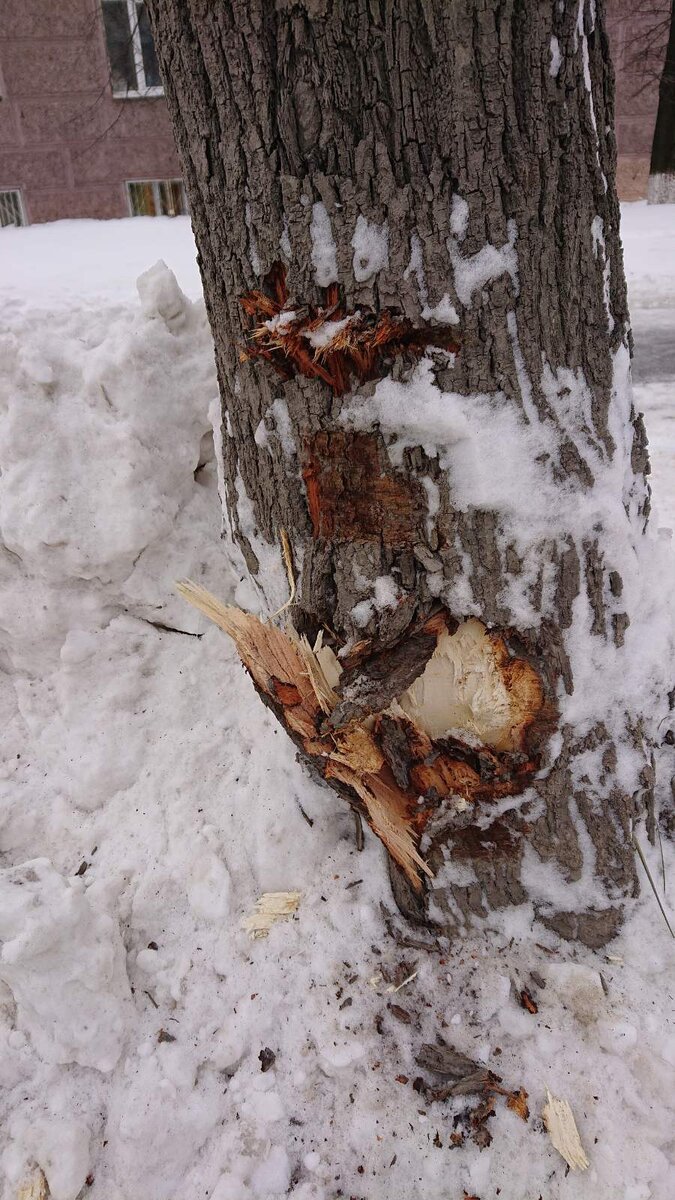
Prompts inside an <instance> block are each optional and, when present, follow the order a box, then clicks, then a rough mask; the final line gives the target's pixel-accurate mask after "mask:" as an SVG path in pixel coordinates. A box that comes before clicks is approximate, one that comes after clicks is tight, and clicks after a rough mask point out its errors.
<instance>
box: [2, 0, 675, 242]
mask: <svg viewBox="0 0 675 1200" xmlns="http://www.w3.org/2000/svg"><path fill="white" fill-rule="evenodd" d="M607 10H608V25H609V34H610V42H611V45H612V51H613V57H614V63H615V69H616V75H617V135H618V144H619V192H620V195H622V196H623V197H624V198H625V199H637V198H639V197H640V196H643V195H645V194H646V186H647V176H648V173H649V155H650V148H651V140H652V133H653V129H654V122H655V118H656V108H657V104H658V75H659V71H660V63H661V62H662V60H663V53H664V47H665V42H666V40H667V28H664V31H663V32H662V33H661V32H659V29H660V27H661V26H664V27H665V26H666V25H667V16H668V13H669V11H670V0H649V2H648V3H643V2H642V0H607ZM662 18H664V19H665V20H664V19H662ZM184 211H185V195H184V190H183V186H182V183H181V181H180V164H179V162H178V156H177V154H176V151H175V148H174V144H173V138H172V134H171V127H170V124H169V118H168V114H167V111H166V107H165V103H164V99H163V92H162V87H161V81H160V78H159V72H158V70H157V61H156V58H155V53H154V48H153V45H152V38H151V35H150V30H149V27H148V22H147V16H146V13H145V5H144V4H143V3H139V2H138V0H2V3H1V4H0V224H22V223H34V222H38V221H53V220H57V219H58V218H62V217H125V216H130V215H149V216H153V215H160V214H166V215H174V214H176V213H181V212H184Z"/></svg>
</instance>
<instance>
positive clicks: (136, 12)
mask: <svg viewBox="0 0 675 1200" xmlns="http://www.w3.org/2000/svg"><path fill="white" fill-rule="evenodd" d="M102 3H103V25H104V28H105V40H106V46H107V48H108V61H109V63H110V79H111V83H112V90H113V95H114V96H132V97H133V96H161V95H162V94H163V91H164V89H163V88H162V81H161V79H160V76H159V67H158V65H157V55H156V54H155V46H154V42H153V40H152V34H151V32H150V22H149V21H148V14H147V11H146V8H145V4H139V3H138V0H102Z"/></svg>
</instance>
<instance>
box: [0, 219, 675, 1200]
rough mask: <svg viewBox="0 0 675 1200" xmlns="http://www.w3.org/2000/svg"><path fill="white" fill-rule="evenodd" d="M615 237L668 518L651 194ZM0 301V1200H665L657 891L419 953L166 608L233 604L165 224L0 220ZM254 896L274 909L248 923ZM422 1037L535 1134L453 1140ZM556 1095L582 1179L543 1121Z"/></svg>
mask: <svg viewBox="0 0 675 1200" xmlns="http://www.w3.org/2000/svg"><path fill="white" fill-rule="evenodd" d="M623 230H624V240H625V250H626V266H627V273H628V277H629V284H630V290H631V299H632V308H633V320H634V327H635V333H636V366H635V378H636V393H637V398H638V404H639V407H641V408H643V409H644V411H645V413H646V418H647V425H648V430H649V433H650V439H651V446H652V461H653V468H654V470H653V476H654V490H655V508H656V512H657V517H656V520H657V522H658V524H661V525H664V524H665V525H667V524H671V523H673V521H675V473H674V471H673V467H674V466H675V403H674V399H675V398H674V396H673V389H674V387H675V383H674V381H675V337H674V336H673V335H674V333H675V209H674V208H672V207H669V208H668V207H662V208H658V209H656V208H650V209H648V208H647V207H646V206H645V205H641V204H639V205H630V206H626V207H625V208H624V215H623ZM158 258H162V259H164V260H165V261H166V263H167V264H168V266H169V267H170V268H172V269H173V270H174V271H175V272H176V275H177V277H178V281H179V283H180V285H181V287H182V288H183V291H184V292H185V293H186V296H181V295H179V294H177V293H176V292H175V291H172V288H171V285H170V280H168V279H167V276H166V274H164V273H162V272H159V273H155V274H153V275H152V276H151V277H150V278H146V280H145V282H144V283H142V285H141V288H140V292H141V296H140V299H139V296H138V293H137V291H136V286H135V281H136V278H137V277H138V276H139V275H141V274H142V273H143V272H145V271H146V270H147V269H148V268H149V267H151V266H152V265H153V264H154V263H155V262H156V260H157V259H158ZM0 295H1V296H2V299H1V300H0V464H1V467H2V475H1V477H0V526H1V531H2V543H1V544H0V573H1V574H0V579H1V588H2V601H1V613H0V654H1V655H2V667H3V674H2V685H1V686H2V690H1V692H0V713H1V719H2V727H3V732H4V738H3V742H4V754H3V762H4V770H3V800H2V808H0V849H1V852H2V855H1V858H0V865H1V867H2V870H0V942H1V943H2V950H1V952H0V1083H1V1084H2V1093H1V1098H0V1152H1V1153H2V1159H1V1167H2V1171H1V1172H0V1176H1V1179H2V1182H1V1184H0V1188H1V1189H2V1191H1V1195H2V1197H3V1200H4V1198H6V1200H15V1198H16V1197H18V1196H19V1195H21V1188H22V1185H23V1184H24V1183H26V1181H27V1180H31V1179H32V1180H33V1181H34V1182H35V1180H36V1178H37V1175H36V1164H39V1167H40V1168H41V1170H42V1171H44V1173H45V1175H46V1177H47V1180H48V1182H49V1187H50V1191H51V1195H52V1196H53V1197H54V1198H55V1200H75V1198H76V1197H77V1196H78V1195H79V1194H80V1192H81V1191H82V1192H83V1195H85V1196H87V1197H91V1200H140V1198H141V1197H142V1198H143V1200H178V1198H179V1197H180V1200H196V1198H197V1197H205V1198H208V1200H253V1198H256V1200H260V1198H262V1200H266V1198H268V1197H273V1196H285V1195H287V1194H291V1195H292V1196H293V1197H294V1200H329V1198H330V1200H332V1198H333V1197H340V1196H343V1197H345V1198H347V1197H353V1198H358V1200H399V1198H400V1200H404V1198H405V1200H408V1198H409V1197H413V1196H416V1197H420V1198H421V1200H462V1197H463V1196H464V1194H465V1193H466V1194H468V1195H470V1196H479V1197H480V1198H481V1200H491V1198H492V1197H496V1196H499V1197H500V1198H501V1200H537V1198H538V1197H541V1198H543V1200H558V1198H562V1197H565V1198H567V1197H574V1198H575V1200H576V1198H577V1197H578V1198H580V1200H669V1197H671V1196H672V1193H673V1185H672V1180H673V1171H674V1170H675V1165H674V1164H673V1161H672V1159H673V1150H674V1141H673V1128H674V1118H675V1094H674V1089H673V1072H674V1069H675V1032H674V1030H673V1003H672V996H673V942H672V940H671V939H670V937H669V935H668V932H667V929H666V927H665V925H664V923H663V921H662V919H661V917H660V915H659V912H658V909H657V907H656V904H655V901H654V898H653V895H652V894H651V892H650V890H649V888H648V887H645V890H644V892H643V896H642V898H641V900H640V902H639V904H638V905H637V908H636V910H635V912H634V914H633V915H632V917H631V919H630V921H629V923H628V925H627V927H626V929H625V931H624V932H623V934H622V935H621V937H620V938H619V939H618V940H617V941H616V942H615V943H614V944H613V945H612V946H611V948H610V951H609V952H607V953H604V952H603V953H600V954H597V955H593V954H591V953H589V952H586V951H584V950H582V949H580V948H578V947H573V946H569V945H567V944H564V943H559V942H558V941H557V940H556V939H555V938H554V937H553V936H552V935H546V934H542V933H540V932H539V931H537V933H536V934H533V933H532V931H531V913H530V910H529V908H528V907H527V906H525V907H524V908H523V909H519V910H513V911H512V912H509V913H506V914H504V915H502V916H500V917H499V918H497V917H495V918H493V919H492V920H491V921H490V922H489V923H488V924H487V925H486V926H485V927H484V928H483V929H481V930H479V931H477V932H476V933H474V934H472V935H470V936H469V935H467V938H466V940H465V941H463V942H462V943H461V944H459V945H453V946H442V947H440V948H438V947H436V946H435V945H434V946H432V947H431V949H429V948H426V947H424V946H422V945H420V944H419V941H420V938H419V935H411V931H410V930H409V929H408V930H406V929H404V928H403V927H402V925H401V924H400V923H399V922H398V921H396V920H394V921H393V924H392V922H389V923H388V922H387V919H386V917H385V914H383V911H382V908H381V902H384V904H385V906H386V907H387V908H389V909H390V910H393V904H392V901H391V898H390V895H389V893H388V885H387V882H386V872H385V870H384V864H383V858H382V849H381V846H380V844H379V842H376V841H375V840H374V839H373V838H370V837H367V839H366V845H365V848H364V850H363V851H362V852H358V851H357V848H356V844H355V837H354V827H353V822H352V820H351V817H350V816H349V814H348V813H347V812H346V810H345V808H344V807H343V806H342V805H341V804H340V802H339V801H338V800H337V798H336V797H335V796H334V795H333V794H332V793H331V792H330V791H327V790H323V789H320V788H319V787H318V786H316V785H314V784H313V783H312V782H311V781H310V780H309V779H308V778H307V777H306V776H305V775H304V774H303V772H302V771H301V770H300V768H299V767H298V766H297V764H296V763H295V761H294V750H293V747H292V746H291V744H290V742H289V741H288V740H287V739H286V738H285V737H284V736H283V734H282V733H281V732H280V731H279V730H278V729H277V727H276V725H275V723H274V721H273V720H272V718H271V717H270V715H269V714H268V713H267V711H266V710H265V709H264V708H263V706H262V705H261V704H260V702H259V701H258V700H257V698H256V697H255V695H254V693H253V689H252V686H251V685H250V683H249V682H248V680H247V678H246V676H245V675H244V673H243V671H242V670H241V667H240V666H239V663H238V660H237V659H236V656H235V654H234V651H233V649H232V647H231V646H230V645H229V643H228V642H227V640H226V639H225V638H224V637H223V636H222V635H220V634H219V633H218V631H216V630H215V629H212V628H209V629H206V628H205V627H204V626H203V624H202V623H201V622H200V621H199V620H198V619H197V618H196V616H195V615H194V614H193V612H192V610H190V609H188V608H187V606H186V605H185V604H184V603H183V602H182V601H181V600H180V599H178V598H177V597H175V596H174V595H172V585H173V581H174V580H175V579H177V578H179V577H181V576H185V575H188V576H190V577H192V578H193V579H196V580H200V581H202V582H204V583H205V584H206V586H208V587H209V588H210V589H211V590H213V591H214V592H216V593H217V594H218V595H220V596H222V597H223V598H225V599H227V598H234V599H235V600H236V602H237V603H240V604H243V605H247V606H251V605H252V604H253V603H254V597H253V596H252V593H251V589H250V587H249V585H248V584H247V583H246V581H245V580H244V579H243V571H242V570H241V569H240V564H239V563H238V562H237V560H236V557H235V555H234V552H233V551H231V550H228V547H227V544H226V543H225V542H222V541H221V540H220V538H219V527H220V507H219V502H218V495H217V479H216V471H215V464H214V461H213V444H212V438H211V433H210V423H209V417H208V413H209V407H210V405H211V404H213V402H214V401H215V398H216V394H217V388H216V380H215V372H214V367H213V363H212V355H211V343H210V336H209V332H208V326H207V323H206V319H205V314H204V309H203V304H202V303H201V301H200V299H199V295H200V286H199V277H198V272H197V268H196V264H195V261H194V246H193V242H192V236H191V232H190V228H189V224H188V222H187V221H186V220H184V219H177V220H175V221H168V220H141V219H137V220H129V221H111V222H105V223H96V222H61V223H58V224H54V225H46V226H37V227H34V228H29V229H21V230H3V231H2V232H1V233H0ZM670 600H671V598H670V597H669V596H665V595H664V600H663V602H664V604H666V603H669V602H670ZM653 866H654V869H655V870H656V857H655V856H653ZM674 867H675V864H674ZM674 867H671V871H672V869H674ZM671 877H672V876H671ZM277 890H283V891H285V890H297V891H299V892H300V893H301V899H300V903H299V906H298V910H297V915H296V917H295V919H293V920H288V921H285V922H280V923H278V924H276V925H275V926H274V927H273V928H272V930H271V932H270V934H269V937H268V938H266V939H260V940H255V941H252V940H250V938H249V937H248V935H247V933H246V932H245V931H244V930H243V929H242V920H243V919H244V918H245V917H246V916H247V915H250V914H251V912H252V911H253V908H254V905H255V901H256V899H257V898H258V896H259V895H260V894H261V893H262V892H268V891H277ZM392 929H393V934H392ZM535 938H536V941H535ZM406 941H407V942H408V943H410V944H406ZM533 972H534V977H533V975H532V973H533ZM411 976H414V977H413V978H409V977H411ZM405 980H409V981H408V982H404V981H405ZM402 983H403V986H402V987H401V988H400V990H397V991H394V990H393V989H394V988H398V987H399V985H400V984H402ZM525 986H527V987H528V988H529V989H530V990H531V992H533V993H535V994H536V999H537V1003H538V1007H539V1011H538V1013H537V1014H531V1013H530V1012H528V1011H526V1010H525V1009H524V1008H522V1007H521V1006H519V1004H518V1003H517V1001H516V991H517V990H520V989H521V988H522V987H525ZM439 1034H440V1035H442V1036H443V1037H444V1038H445V1039H446V1040H447V1041H448V1042H450V1043H451V1044H452V1045H453V1046H455V1047H456V1048H457V1049H458V1050H459V1051H461V1052H463V1053H464V1054H466V1055H468V1056H469V1057H471V1058H472V1059H475V1060H477V1061H479V1062H480V1063H484V1064H488V1065H489V1066H490V1068H491V1069H492V1070H494V1071H496V1072H497V1073H498V1074H499V1075H501V1076H502V1077H503V1081H504V1086H505V1087H507V1088H509V1089H517V1088H524V1089H526V1091H527V1092H528V1094H529V1108H530V1114H531V1115H530V1117H529V1120H528V1121H526V1122H525V1121H523V1120H522V1119H521V1117H520V1116H518V1115H517V1114H516V1113H515V1112H514V1111H512V1110H511V1109H509V1108H508V1107H507V1105H506V1103H505V1102H503V1101H500V1102H499V1104H498V1105H497V1111H496V1113H495V1115H494V1116H493V1117H492V1118H491V1121H490V1129H491V1132H492V1135H493V1141H492V1144H491V1145H490V1146H489V1147H487V1148H484V1149H479V1147H478V1145H476V1144H475V1142H474V1141H473V1140H472V1139H471V1137H470V1136H469V1135H467V1136H466V1137H465V1138H464V1139H463V1140H462V1138H461V1137H460V1134H462V1132H463V1131H464V1129H465V1124H464V1117H463V1115H462V1114H463V1113H465V1111H466V1109H467V1107H475V1098H472V1097H464V1098H459V1099H456V1100H452V1101H447V1102H444V1103H441V1102H440V1101H431V1100H429V1099H428V1098H425V1097H424V1096H423V1095H422V1094H421V1093H420V1092H418V1091H417V1090H415V1088H414V1086H413V1084H414V1081H415V1079H416V1078H417V1077H418V1076H419V1075H422V1074H426V1075H427V1077H428V1073H426V1072H423V1071H422V1070H421V1068H420V1067H419V1066H418V1065H416V1063H415V1060H414V1055H415V1054H416V1053H419V1048H420V1046H421V1044H422V1043H424V1042H432V1043H433V1042H434V1041H435V1040H436V1037H437V1035H439ZM270 1052H271V1053H270ZM547 1088H549V1089H550V1090H551V1092H552V1093H553V1094H554V1095H556V1096H562V1097H565V1098H566V1099H567V1100H568V1101H569V1102H570V1104H571V1105H572V1108H573V1110H574V1113H575V1116H576V1120H577V1124H578V1127H579V1131H580V1134H581V1139H582V1142H583V1144H584V1147H585V1150H586V1153H587V1155H588V1158H589V1160H590V1167H589V1169H588V1170H587V1171H586V1172H583V1173H581V1172H578V1173H573V1174H570V1175H569V1176H568V1175H567V1168H566V1164H565V1162H564V1160H563V1159H562V1158H561V1157H560V1155H559V1154H558V1153H557V1151H556V1150H554V1149H553V1147H552V1145H551V1142H550V1140H549V1138H548V1136H547V1134H546V1133H545V1132H544V1129H543V1125H542V1120H541V1112H542V1107H543V1105H544V1103H545V1100H546V1089H547ZM453 1135H454V1139H453ZM458 1141H459V1142H461V1144H460V1145H455V1144H454V1143H455V1142H458ZM34 1194H35V1196H38V1195H39V1194H40V1193H39V1192H37V1191H36V1192H35V1193H34Z"/></svg>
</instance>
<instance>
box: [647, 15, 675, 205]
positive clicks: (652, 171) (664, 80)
mask: <svg viewBox="0 0 675 1200" xmlns="http://www.w3.org/2000/svg"><path fill="white" fill-rule="evenodd" d="M647 198H648V200H649V203H650V204H675V4H673V5H672V7H671V10H670V33H669V36H668V45H667V46H666V59H665V62H664V64H663V73H662V75H661V82H660V84H659V107H658V112H657V114H656V126H655V128H654V140H653V142H652V157H651V162H650V164H649V185H648V191H647Z"/></svg>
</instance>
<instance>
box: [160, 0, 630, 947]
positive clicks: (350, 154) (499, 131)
mask: <svg viewBox="0 0 675 1200" xmlns="http://www.w3.org/2000/svg"><path fill="white" fill-rule="evenodd" d="M148 11H149V14H150V18H151V22H152V26H153V32H154V37H155V43H156V46H157V52H158V57H159V61H160V67H161V70H162V75H163V79H164V86H165V90H166V97H167V101H168V105H169V110H170V113H171V117H172V120H173V125H174V130H175V135H176V140H177V144H178V149H179V153H180V155H181V158H182V162H183V168H184V178H185V183H186V186H187V191H188V196H189V201H190V211H191V216H192V222H193V227H194V231H195V236H196V241H197V247H198V253H199V263H200V267H201V272H202V278H203V284H204V295H205V299H206V305H207V310H208V314H209V319H210V322H211V328H212V330H213V336H214V342H215V352H216V362H217V367H218V374H219V380H220V389H221V398H222V407H223V420H222V429H221V430H220V438H219V441H220V442H221V444H222V465H223V472H224V480H225V488H226V492H227V513H228V517H229V521H230V523H231V527H232V534H233V537H234V539H235V541H236V542H237V543H238V545H239V547H240V548H241V551H242V554H243V556H244V558H245V560H246V563H247V565H248V569H249V571H250V573H251V575H252V577H253V578H254V579H255V580H256V582H257V584H258V586H259V587H260V589H261V591H262V594H263V596H264V597H265V598H266V607H267V611H268V612H270V613H271V612H272V610H274V609H276V608H277V607H278V606H279V605H280V603H281V601H282V600H283V599H284V595H286V594H287V593H284V595H280V594H279V581H281V583H282V584H283V585H285V583H286V575H285V572H284V567H283V564H284V561H285V562H286V566H287V567H288V571H289V576H290V577H291V578H292V580H293V586H294V587H295V582H296V580H297V590H295V591H294V593H293V592H292V593H291V597H290V600H291V602H290V604H289V605H288V606H287V607H286V611H285V614H284V616H283V621H285V622H286V625H285V632H284V631H283V630H282V629H280V628H278V625H279V623H283V622H277V625H276V626H275V624H274V623H261V622H260V621H258V620H256V619H255V618H254V617H251V616H249V615H247V614H242V613H240V612H238V610H235V609H231V608H230V609H222V608H218V606H214V605H213V604H212V603H211V602H210V601H209V600H208V597H204V596H203V595H201V594H200V593H199V590H198V589H186V590H187V591H188V593H189V594H190V595H191V597H192V598H193V599H195V600H196V601H197V602H198V603H200V604H202V606H203V607H204V608H205V610H207V611H209V612H210V615H212V616H214V617H215V619H216V620H218V622H219V623H220V624H221V625H222V626H223V627H224V628H226V629H227V630H228V631H229V632H230V633H231V634H232V636H233V637H234V638H235V640H236V641H237V644H238V646H239V650H240V653H241V655H242V658H243V659H244V661H245V663H246V664H247V666H248V668H249V670H250V673H251V675H252V677H253V679H254V682H255V685H256V687H257V689H258V691H259V692H260V694H261V696H262V697H263V699H264V700H265V702H266V703H267V704H268V705H269V706H270V707H271V708H272V709H273V711H274V712H275V713H276V715H277V716H278V718H279V720H280V721H281V722H282V723H283V725H284V726H285V728H286V729H287V730H288V731H289V732H290V734H291V736H292V737H293V738H294V740H295V742H296V745H297V746H298V749H299V751H300V754H301V757H302V758H303V759H304V760H305V762H307V763H308V764H309V766H310V769H311V770H312V771H313V773H314V774H315V775H317V776H319V777H320V778H321V779H324V780H325V781H326V782H328V783H329V784H330V785H331V786H333V787H334V788H335V789H336V790H338V791H340V793H341V794H342V795H343V796H345V797H346V798H347V799H348V800H349V801H350V803H352V805H353V806H354V807H355V809H357V810H359V811H360V812H361V813H362V814H363V815H364V816H365V817H366V819H367V820H368V821H369V823H370V824H371V825H372V827H373V828H374V830H375V831H376V832H377V833H378V835H379V836H380V837H381V838H382V840H383V841H384V842H385V844H386V845H387V847H388V849H389V851H390V854H391V856H392V859H393V860H394V862H395V864H396V865H395V866H394V868H393V879H394V884H395V890H396V894H397V897H398V901H399V904H400V906H401V907H402V909H403V910H404V911H406V912H408V913H409V914H410V915H416V916H417V918H418V919H424V914H425V911H426V910H425V904H426V903H427V902H428V899H429V897H430V896H431V897H432V898H433V901H434V912H435V915H436V916H437V917H438V918H439V919H444V920H445V921H446V922H447V927H448V929H451V928H453V927H456V926H457V925H458V924H460V923H461V922H463V921H466V920H470V919H472V918H474V917H476V916H481V915H484V914H485V913H486V912H487V911H488V910H489V909H490V908H495V907H502V906H505V905H508V904H520V903H523V902H525V901H528V900H530V901H532V902H533V904H534V910H535V913H536V915H537V916H538V917H539V918H540V920H542V921H543V922H544V923H545V924H546V925H548V926H549V927H550V928H552V929H554V930H556V931H558V932H559V933H560V934H562V935H563V936H566V937H570V938H580V939H581V940H582V941H584V942H586V943H587V944H589V945H601V944H602V943H603V942H605V941H606V940H607V939H608V938H610V937H611V936H612V935H613V934H614V932H615V931H616V929H617V927H618V925H619V923H620V920H621V913H622V900H623V899H624V898H625V897H626V896H627V895H632V894H634V893H635V891H636V889H637V877H636V868H635V859H634V853H633V845H632V827H633V823H634V822H635V821H636V820H638V819H639V817H640V816H641V815H643V814H644V811H645V807H646V809H647V811H648V813H649V815H650V821H651V823H652V828H653V807H652V804H653V770H652V768H651V734H650V730H651V728H652V727H651V724H650V711H649V710H650V708H652V707H653V704H652V700H651V699H649V700H647V693H648V689H647V688H646V687H643V686H642V684H641V682H640V676H639V671H640V653H639V652H638V650H636V648H635V645H634V635H635V631H636V628H637V627H638V625H639V616H640V614H639V612H637V611H635V600H634V599H633V598H634V597H635V596H636V595H637V585H636V571H637V567H636V563H637V552H638V548H639V544H640V541H641V539H642V535H643V531H644V528H645V525H646V521H647V516H648V511H649V499H648V495H649V492H648V488H647V485H646V481H645V473H646V471H647V470H648V462H647V454H646V439H645V435H644V428H643V426H642V423H641V421H640V419H639V418H637V417H636V415H635V412H634V411H633V408H632V404H631V393H630V382H629V360H630V354H629V337H630V335H629V325H628V311H627V303H626V286H625V280H624V274H623V266H622V257H621V247H620V242H619V206H618V201H617V196H616V189H615V183H614V173H615V138H614V132H613V128H614V109H613V85H612V70H611V66H610V62H609V52H608V45H607V38H606V35H605V28H604V19H605V14H604V4H603V3H602V0H588V2H585V0H582V2H581V4H577V3H575V4H574V5H572V4H569V3H568V4H560V3H558V2H557V0H551V2H549V3H544V2H542V0H518V3H514V0H368V2H366V0H230V2H227V3H225V2H222V0H148ZM456 340H458V341H459V342H460V343H461V348H460V350H459V353H458V354H457V355H456V356H455V355H454V350H455V349H456V346H455V345H454V343H455V341H456ZM631 605H632V608H631V611H630V612H629V607H630V606H631ZM631 621H633V626H632V628H629V626H630V623H631ZM317 637H320V638H321V639H322V640H323V648H321V646H320V644H319V643H317V642H316V639H317ZM302 638H306V639H308V641H307V643H305V642H303V641H302V640H300V641H298V640H297V639H302ZM627 643H630V647H631V648H630V649H628V648H627ZM312 646H313V647H314V650H312ZM636 664H637V665H636ZM636 670H637V673H638V674H637V677H636V675H635V672H636ZM636 678H637V682H636ZM260 753H264V747H261V748H260ZM422 859H424V860H425V864H428V865H429V866H430V868H431V869H432V870H433V872H434V873H435V875H436V878H435V880H433V881H432V882H429V881H428V879H427V877H426V874H425V870H424V866H422V865H421V860H422ZM546 864H548V865H549V866H550V868H551V871H552V875H551V876H547V875H546V870H545V865H546ZM551 878H554V879H555V880H556V884H555V886H554V887H551V884H550V879H551ZM546 880H548V882H546Z"/></svg>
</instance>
